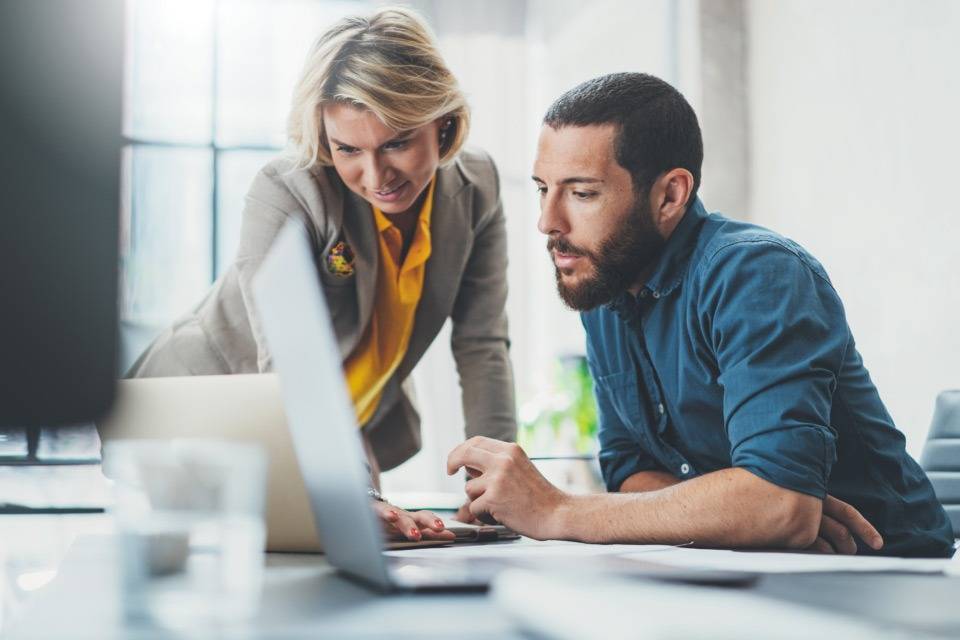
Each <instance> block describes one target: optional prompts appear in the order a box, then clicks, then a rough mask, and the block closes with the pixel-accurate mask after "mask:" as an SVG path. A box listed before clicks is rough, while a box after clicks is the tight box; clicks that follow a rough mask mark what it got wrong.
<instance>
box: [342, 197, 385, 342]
mask: <svg viewBox="0 0 960 640" xmlns="http://www.w3.org/2000/svg"><path fill="white" fill-rule="evenodd" d="M344 191H345V192H346V197H345V201H344V204H345V207H344V212H343V235H344V237H345V238H346V241H347V244H349V245H350V247H351V248H352V249H353V255H354V258H353V268H354V274H355V278H356V281H355V283H354V284H355V287H356V292H357V318H358V319H359V320H360V322H358V323H357V327H356V329H355V332H354V335H352V336H350V337H349V339H348V340H347V342H348V343H349V348H348V349H346V350H345V351H344V353H350V352H352V351H353V348H354V347H355V346H356V344H357V341H358V340H359V339H360V336H361V335H362V333H363V330H364V329H365V328H366V326H367V323H368V321H369V320H370V314H371V313H372V312H373V301H374V295H375V294H376V287H377V268H378V263H377V261H378V260H379V243H378V240H377V229H376V225H375V224H374V220H373V210H372V209H371V208H370V204H369V203H368V202H367V201H366V200H364V199H363V198H361V197H360V196H358V195H357V194H355V193H353V192H352V191H350V190H349V189H344Z"/></svg>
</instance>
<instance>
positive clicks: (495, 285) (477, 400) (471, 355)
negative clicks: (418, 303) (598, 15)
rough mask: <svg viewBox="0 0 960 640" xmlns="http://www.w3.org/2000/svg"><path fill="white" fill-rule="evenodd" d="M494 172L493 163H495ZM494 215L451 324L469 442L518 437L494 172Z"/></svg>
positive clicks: (483, 222)
mask: <svg viewBox="0 0 960 640" xmlns="http://www.w3.org/2000/svg"><path fill="white" fill-rule="evenodd" d="M491 166H492V162H491ZM493 189H494V190H495V195H493V202H494V203H495V204H494V206H493V207H492V209H491V210H490V211H488V212H486V213H485V215H483V216H482V217H481V219H480V222H479V224H478V225H477V227H476V229H475V236H474V242H473V247H472V249H471V251H470V258H469V259H468V261H467V266H466V269H465V270H464V274H463V278H462V279H461V281H460V289H459V291H458V292H457V298H456V301H455V303H454V307H453V312H452V313H451V319H452V320H453V332H452V337H451V347H452V349H453V355H454V358H455V360H456V363H457V372H458V373H459V375H460V385H461V387H462V390H463V392H462V393H463V415H464V419H465V421H466V434H467V437H468V438H469V437H472V436H475V435H484V436H487V437H490V438H495V439H498V440H507V441H514V440H516V437H517V420H516V405H515V401H514V389H513V366H512V365H511V363H510V354H509V346H510V339H509V337H508V334H507V314H506V309H505V306H506V302H507V234H506V222H505V220H504V216H503V206H502V204H501V203H500V197H499V183H498V182H497V179H496V174H495V171H494V176H493Z"/></svg>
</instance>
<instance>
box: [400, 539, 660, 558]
mask: <svg viewBox="0 0 960 640" xmlns="http://www.w3.org/2000/svg"><path fill="white" fill-rule="evenodd" d="M673 548H674V547H670V546H667V545H635V544H583V543H579V542H565V541H561V540H549V541H538V540H530V539H529V538H521V539H520V540H516V541H513V542H497V543H491V544H476V545H453V546H449V547H440V548H435V549H403V550H396V551H385V552H384V553H385V554H386V555H388V556H397V557H400V558H450V557H455V558H478V559H484V558H524V559H530V558H543V557H558V558H581V557H591V556H599V555H623V554H632V555H636V556H638V557H639V556H643V555H645V554H648V553H651V554H652V553H653V552H657V551H663V550H665V549H673Z"/></svg>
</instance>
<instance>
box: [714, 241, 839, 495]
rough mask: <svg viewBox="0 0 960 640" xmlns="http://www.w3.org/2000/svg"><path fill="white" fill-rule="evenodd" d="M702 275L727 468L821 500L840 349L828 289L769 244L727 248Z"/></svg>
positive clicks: (798, 260)
mask: <svg viewBox="0 0 960 640" xmlns="http://www.w3.org/2000/svg"><path fill="white" fill-rule="evenodd" d="M721 274H722V275H721ZM702 275H703V277H702V279H701V283H702V285H701V286H702V287H703V289H702V291H703V297H702V298H701V301H702V302H703V305H702V307H701V321H702V322H703V324H704V326H705V329H706V335H707V336H708V337H709V340H710V341H712V347H713V351H714V353H715V354H716V361H717V367H718V370H719V378H718V380H719V383H720V385H721V387H722V389H723V417H724V425H725V427H726V431H727V435H728V438H729V441H730V456H731V463H732V465H733V466H734V467H740V468H743V469H746V470H748V471H750V472H751V473H753V474H755V475H757V476H759V477H760V478H763V479H764V480H767V481H769V482H772V483H774V484H776V485H778V486H781V487H784V488H786V489H791V490H794V491H798V492H801V493H805V494H808V495H812V496H815V497H818V498H823V497H824V496H825V495H826V493H827V482H828V479H829V477H830V471H831V468H832V466H833V464H834V462H835V461H836V457H837V455H836V433H835V432H834V431H833V430H832V429H831V427H830V426H829V425H830V411H831V406H832V400H833V393H834V391H835V389H836V386H837V376H838V374H839V372H840V367H841V366H842V363H843V358H844V354H845V351H846V349H847V346H848V344H849V330H848V328H847V323H846V318H845V315H844V312H843V306H842V304H841V302H840V299H839V297H838V296H837V294H836V291H835V290H834V289H833V286H832V285H831V284H830V282H829V280H828V279H827V277H826V275H825V273H823V271H822V268H821V267H820V266H819V265H818V264H816V263H815V262H814V261H813V260H812V258H809V257H807V256H804V255H801V254H800V253H798V252H797V251H795V250H794V249H793V248H792V247H791V246H789V245H784V244H780V243H777V242H772V241H749V242H746V241H745V242H738V243H736V244H731V245H728V246H726V247H724V248H722V249H720V250H719V251H718V252H717V253H716V255H714V256H713V258H712V259H711V260H709V261H707V262H706V263H705V268H704V271H703V274H702Z"/></svg>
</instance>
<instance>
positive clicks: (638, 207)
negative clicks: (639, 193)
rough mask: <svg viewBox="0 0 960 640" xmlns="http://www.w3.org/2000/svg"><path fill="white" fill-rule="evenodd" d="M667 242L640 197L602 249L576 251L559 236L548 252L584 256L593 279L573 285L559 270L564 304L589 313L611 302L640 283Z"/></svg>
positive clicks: (589, 278) (552, 240)
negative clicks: (564, 278) (644, 272)
mask: <svg viewBox="0 0 960 640" xmlns="http://www.w3.org/2000/svg"><path fill="white" fill-rule="evenodd" d="M665 243H666V240H664V239H663V237H662V236H661V235H660V234H659V233H658V232H657V229H656V227H655V226H654V224H653V218H652V216H651V215H650V204H649V203H648V201H647V198H646V197H638V198H637V199H636V201H635V202H634V205H633V207H632V209H631V211H630V213H629V214H628V215H627V216H626V217H625V219H624V221H623V223H622V224H620V225H619V226H618V227H617V228H616V229H614V231H613V233H611V234H610V236H609V237H607V238H605V239H604V240H603V241H602V242H601V243H600V247H599V249H597V250H596V251H589V250H587V249H582V248H580V247H576V246H574V245H572V244H570V243H568V242H567V241H566V240H564V239H563V238H561V237H559V236H555V237H551V238H550V239H549V240H548V241H547V251H549V252H551V256H552V255H553V254H552V252H553V250H557V251H559V252H560V253H565V254H569V255H577V256H583V257H584V258H586V259H587V260H589V261H590V263H591V264H592V265H593V275H592V276H588V277H585V278H582V279H581V280H580V281H579V282H577V283H576V284H573V285H567V284H564V282H563V275H562V274H561V272H560V269H559V268H557V269H556V278H557V292H558V293H559V294H560V298H561V299H562V300H563V302H564V304H566V305H567V306H568V307H570V308H571V309H573V310H575V311H589V310H590V309H593V308H595V307H598V306H600V305H602V304H606V303H608V302H610V301H612V300H613V299H614V298H615V297H616V296H618V295H620V294H621V293H622V292H624V291H626V290H627V289H628V288H629V287H630V286H632V285H633V284H634V283H636V282H637V280H638V279H639V278H640V275H641V274H642V273H643V271H644V270H645V269H647V267H649V266H650V265H652V264H653V263H654V262H655V261H656V260H657V258H659V257H660V254H661V253H662V252H663V245H664V244H665Z"/></svg>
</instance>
